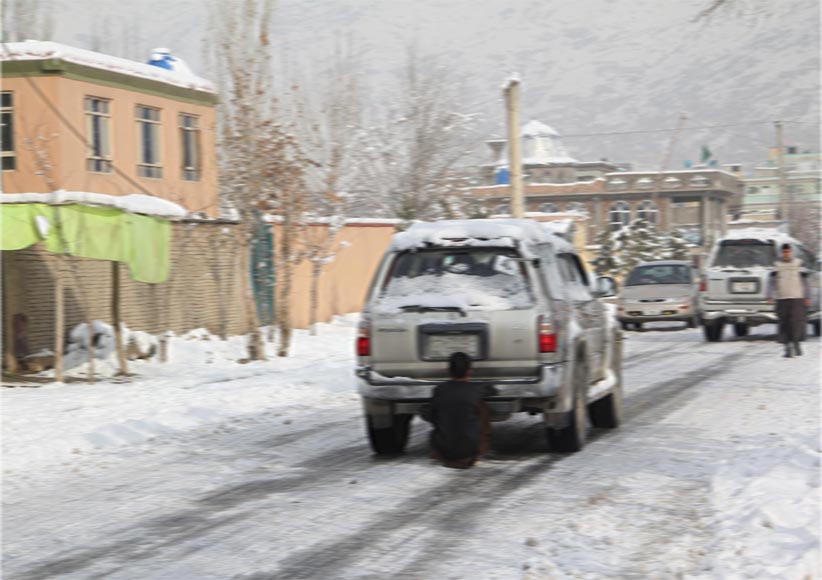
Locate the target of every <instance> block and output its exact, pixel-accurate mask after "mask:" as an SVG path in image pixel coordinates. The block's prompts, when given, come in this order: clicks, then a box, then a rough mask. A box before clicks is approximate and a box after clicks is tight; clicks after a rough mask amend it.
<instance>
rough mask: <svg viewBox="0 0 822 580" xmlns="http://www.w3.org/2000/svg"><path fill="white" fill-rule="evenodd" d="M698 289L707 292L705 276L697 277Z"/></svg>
mask: <svg viewBox="0 0 822 580" xmlns="http://www.w3.org/2000/svg"><path fill="white" fill-rule="evenodd" d="M699 291H700V292H707V291H708V279H707V278H706V277H705V276H702V278H700V279H699Z"/></svg>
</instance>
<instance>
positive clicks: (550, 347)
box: [537, 316, 557, 352]
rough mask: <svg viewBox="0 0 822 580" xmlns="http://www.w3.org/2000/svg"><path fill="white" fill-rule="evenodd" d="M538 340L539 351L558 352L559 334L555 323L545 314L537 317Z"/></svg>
mask: <svg viewBox="0 0 822 580" xmlns="http://www.w3.org/2000/svg"><path fill="white" fill-rule="evenodd" d="M537 341H538V344H539V352H557V335H556V333H555V332H554V325H553V324H552V323H551V321H550V320H548V319H547V318H546V317H544V316H540V317H539V318H538V319H537Z"/></svg>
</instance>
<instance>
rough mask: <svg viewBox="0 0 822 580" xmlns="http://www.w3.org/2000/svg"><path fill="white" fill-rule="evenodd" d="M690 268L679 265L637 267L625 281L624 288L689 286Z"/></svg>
mask: <svg viewBox="0 0 822 580" xmlns="http://www.w3.org/2000/svg"><path fill="white" fill-rule="evenodd" d="M690 283H691V267H690V266H684V265H679V264H668V265H655V266H639V267H637V268H634V270H633V271H632V272H631V275H630V276H628V279H627V280H626V281H625V285H626V286H642V285H645V284H690Z"/></svg>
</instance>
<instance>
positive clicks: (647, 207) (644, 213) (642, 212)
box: [637, 199, 657, 225]
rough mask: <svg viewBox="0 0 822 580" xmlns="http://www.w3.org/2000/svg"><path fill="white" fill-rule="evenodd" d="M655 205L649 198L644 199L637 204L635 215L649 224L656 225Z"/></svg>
mask: <svg viewBox="0 0 822 580" xmlns="http://www.w3.org/2000/svg"><path fill="white" fill-rule="evenodd" d="M656 211H657V210H656V205H655V204H654V202H652V201H651V200H650V199H646V200H645V201H643V202H642V203H641V204H639V210H638V211H637V217H639V219H643V220H645V221H646V222H648V223H649V224H653V225H656Z"/></svg>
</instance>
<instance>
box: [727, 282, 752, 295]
mask: <svg viewBox="0 0 822 580" xmlns="http://www.w3.org/2000/svg"><path fill="white" fill-rule="evenodd" d="M731 292H739V293H745V294H752V293H754V292H756V282H734V283H733V284H731Z"/></svg>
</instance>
